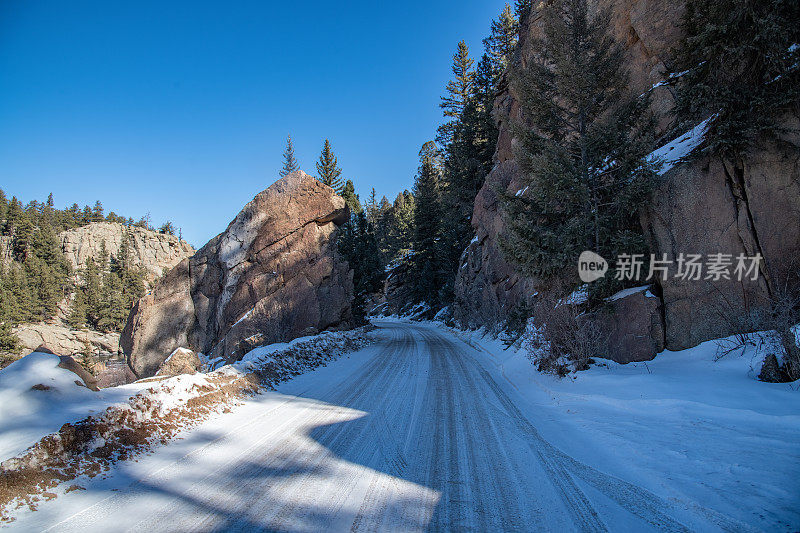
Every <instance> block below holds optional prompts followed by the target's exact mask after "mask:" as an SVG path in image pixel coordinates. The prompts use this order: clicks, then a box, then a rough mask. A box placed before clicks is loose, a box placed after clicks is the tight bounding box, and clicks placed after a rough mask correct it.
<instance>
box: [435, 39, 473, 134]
mask: <svg viewBox="0 0 800 533" xmlns="http://www.w3.org/2000/svg"><path fill="white" fill-rule="evenodd" d="M474 62H475V61H474V60H473V59H472V58H470V57H469V47H468V46H467V43H465V42H464V41H461V42H459V43H458V46H457V47H456V53H455V54H453V64H452V67H451V70H452V71H453V79H452V80H450V81H449V82H447V85H446V86H445V95H444V96H442V101H441V103H440V104H439V107H441V108H442V111H443V113H444V116H445V118H447V119H449V120H447V121H446V122H445V123H444V124H442V125H441V126H439V129H438V133H439V134H438V136H437V137H436V141H437V142H438V143H440V144H442V145H445V144H447V143H449V142H450V141H451V140H452V139H453V132H454V130H455V128H456V125H457V123H458V119H459V117H461V114H462V112H463V111H464V107H465V106H466V105H467V101H468V100H469V97H470V94H472V82H473V81H474V79H475V72H473V70H472V65H473V63H474Z"/></svg>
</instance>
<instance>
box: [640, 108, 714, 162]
mask: <svg viewBox="0 0 800 533" xmlns="http://www.w3.org/2000/svg"><path fill="white" fill-rule="evenodd" d="M713 119H714V117H713V116H712V117H709V118H707V119H705V120H704V121H703V122H701V123H700V124H698V125H697V126H695V127H694V128H692V129H691V130H689V131H687V132H686V133H684V134H683V135H680V136H678V138H677V139H675V140H674V141H671V142H669V143H667V144H665V145H664V146H662V147H661V148H658V149H657V150H654V151H653V152H652V153H651V154H650V155H648V156H647V160H648V161H650V162H651V163H654V164H659V163H660V164H661V166H660V168H659V170H658V174H659V176H663V175H664V174H666V173H667V172H669V170H670V169H672V167H674V166H675V165H677V164H678V163H680V162H681V161H682V160H684V159H685V158H686V157H687V156H688V155H689V154H691V153H692V152H694V151H695V150H696V149H697V147H698V146H700V144H701V143H702V142H703V139H705V135H706V131H708V126H709V124H710V123H711V121H712V120H713Z"/></svg>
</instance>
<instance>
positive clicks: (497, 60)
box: [483, 4, 519, 72]
mask: <svg viewBox="0 0 800 533" xmlns="http://www.w3.org/2000/svg"><path fill="white" fill-rule="evenodd" d="M518 36H519V23H518V22H517V17H516V16H515V15H514V12H513V11H512V10H511V6H510V5H508V4H506V5H505V7H504V8H503V11H502V13H500V16H499V17H498V18H497V20H493V21H492V26H491V33H490V35H489V37H487V38H486V39H484V40H483V45H484V47H485V48H486V53H487V55H488V56H489V58H491V60H492V63H493V64H494V65H495V68H496V69H497V71H498V72H503V71H504V70H506V69H507V68H508V66H509V65H510V64H511V57H512V55H513V53H514V49H515V48H516V46H517V37H518Z"/></svg>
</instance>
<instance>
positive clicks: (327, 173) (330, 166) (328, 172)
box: [317, 139, 344, 194]
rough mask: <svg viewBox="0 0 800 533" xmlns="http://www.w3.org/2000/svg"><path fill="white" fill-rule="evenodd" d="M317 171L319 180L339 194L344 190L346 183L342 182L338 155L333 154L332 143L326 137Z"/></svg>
mask: <svg viewBox="0 0 800 533" xmlns="http://www.w3.org/2000/svg"><path fill="white" fill-rule="evenodd" d="M317 172H318V173H319V177H318V178H317V179H319V181H321V182H322V183H324V184H325V185H327V186H328V187H330V188H331V189H333V190H334V191H336V192H337V193H339V194H342V192H343V191H344V184H343V183H342V179H341V177H340V176H341V175H342V169H341V168H339V165H338V162H337V161H336V156H335V155H333V150H332V149H331V143H330V141H329V140H328V139H325V143H324V144H323V146H322V152H321V153H320V154H319V161H317Z"/></svg>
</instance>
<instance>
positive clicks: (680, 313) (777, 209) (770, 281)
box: [642, 118, 800, 350]
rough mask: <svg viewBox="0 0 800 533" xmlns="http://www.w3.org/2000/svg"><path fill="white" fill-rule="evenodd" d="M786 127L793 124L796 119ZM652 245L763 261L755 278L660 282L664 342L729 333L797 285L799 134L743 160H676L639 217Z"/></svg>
mask: <svg viewBox="0 0 800 533" xmlns="http://www.w3.org/2000/svg"><path fill="white" fill-rule="evenodd" d="M784 126H785V127H786V128H787V129H788V130H790V131H791V130H794V131H795V132H797V131H798V128H800V121H798V120H797V119H796V118H794V119H789V118H787V119H786V120H785V121H784ZM642 224H643V226H644V227H645V229H646V230H647V235H648V237H649V239H650V247H651V250H652V252H653V253H655V254H656V255H657V256H659V257H660V256H661V255H662V254H667V256H668V257H669V258H673V259H674V258H676V257H678V255H679V254H681V253H683V254H703V256H704V257H706V256H708V255H710V254H716V253H724V254H731V255H732V256H733V257H736V256H737V255H739V254H744V255H745V256H748V257H752V256H755V255H756V254H761V256H762V257H764V260H765V261H764V263H763V265H762V269H761V271H760V273H759V276H758V279H757V280H755V281H752V280H750V279H746V280H744V281H742V282H740V281H738V279H736V278H735V277H733V276H732V279H731V280H718V281H692V282H687V281H681V280H677V279H675V278H674V277H673V274H674V272H671V273H670V276H669V278H668V279H667V280H666V281H660V282H659V283H660V285H661V287H662V291H663V298H664V316H665V322H666V338H667V343H666V345H667V348H669V349H671V350H681V349H684V348H689V347H691V346H695V345H697V344H699V343H700V342H703V341H705V340H709V339H713V338H717V337H722V336H726V335H729V334H731V333H732V332H733V331H732V329H731V320H732V319H733V318H735V317H738V316H742V315H743V314H744V313H745V312H746V310H748V309H749V310H750V311H752V310H754V309H757V308H760V307H767V306H768V304H769V302H770V299H771V294H772V292H773V291H774V290H776V289H777V288H779V287H786V286H787V284H788V286H789V288H793V287H796V286H797V281H798V280H797V277H796V273H797V271H798V268H800V135H798V134H797V133H794V134H791V135H786V136H784V137H783V138H782V139H781V142H776V143H772V144H771V146H770V147H763V148H760V149H758V150H754V151H753V152H752V153H750V154H749V155H748V157H747V158H746V159H745V160H744V161H739V162H731V161H723V160H721V159H720V158H708V157H705V158H702V159H698V160H695V161H692V162H690V163H685V164H681V165H678V166H676V167H675V168H673V169H671V170H670V171H669V172H667V173H666V174H665V175H664V176H663V179H662V180H661V182H660V183H659V186H658V189H657V191H656V193H655V194H654V195H653V199H652V201H651V202H650V204H649V205H648V206H647V207H646V209H645V210H644V212H643V216H642Z"/></svg>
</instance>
